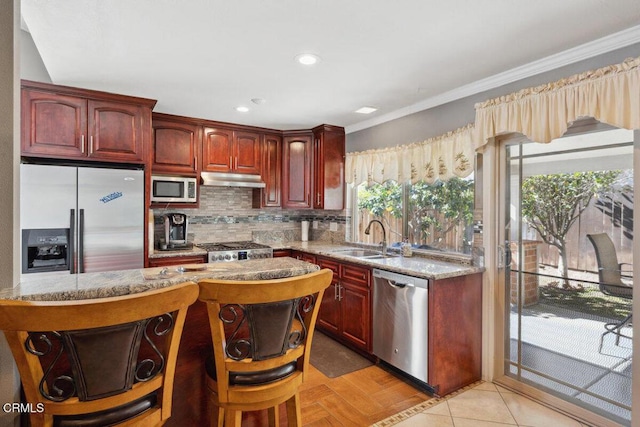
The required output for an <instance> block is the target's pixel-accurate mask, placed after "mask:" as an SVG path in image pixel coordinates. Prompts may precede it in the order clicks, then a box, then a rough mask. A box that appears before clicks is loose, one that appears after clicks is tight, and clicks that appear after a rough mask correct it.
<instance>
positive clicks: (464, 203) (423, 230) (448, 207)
mask: <svg viewBox="0 0 640 427" xmlns="http://www.w3.org/2000/svg"><path fill="white" fill-rule="evenodd" d="M473 198H474V182H473V181H472V180H464V179H460V178H457V177H453V178H451V179H449V180H447V181H437V182H435V183H434V184H427V183H425V182H418V183H416V184H414V185H412V186H411V191H410V193H409V206H410V209H411V212H412V213H413V215H412V217H411V219H410V221H409V226H410V227H411V228H412V229H413V230H414V233H416V235H418V236H420V237H421V239H423V240H426V239H429V240H430V241H432V242H438V241H439V240H440V239H443V238H444V237H445V236H446V235H447V234H448V233H450V232H451V231H452V230H453V229H455V228H456V227H458V226H460V225H468V224H471V223H472V221H473ZM467 243H469V242H467Z"/></svg>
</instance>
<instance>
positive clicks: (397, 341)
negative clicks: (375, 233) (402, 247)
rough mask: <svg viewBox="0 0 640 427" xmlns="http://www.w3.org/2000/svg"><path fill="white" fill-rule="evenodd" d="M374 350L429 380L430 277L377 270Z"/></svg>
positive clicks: (385, 359)
mask: <svg viewBox="0 0 640 427" xmlns="http://www.w3.org/2000/svg"><path fill="white" fill-rule="evenodd" d="M373 278H374V282H373V354H375V355H376V356H378V357H379V358H380V359H382V360H384V361H385V362H387V363H389V364H390V365H391V366H394V367H396V368H398V369H399V370H401V371H403V372H406V373H407V374H409V375H411V376H412V377H414V378H417V379H418V380H420V381H422V382H425V383H428V381H427V379H428V377H427V374H428V372H427V366H428V363H427V362H428V359H427V357H428V356H427V355H428V353H427V350H428V336H427V332H428V328H427V327H428V321H429V320H428V307H429V305H428V304H429V289H428V287H429V286H428V285H429V281H428V280H427V279H420V278H417V277H411V276H406V275H404V274H398V273H391V272H389V271H384V270H378V269H374V270H373Z"/></svg>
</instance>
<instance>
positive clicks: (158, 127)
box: [151, 113, 202, 176]
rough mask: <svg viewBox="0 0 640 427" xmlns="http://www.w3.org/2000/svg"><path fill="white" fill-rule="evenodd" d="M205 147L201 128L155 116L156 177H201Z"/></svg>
mask: <svg viewBox="0 0 640 427" xmlns="http://www.w3.org/2000/svg"><path fill="white" fill-rule="evenodd" d="M201 147H202V127H201V126H199V125H196V124H193V123H190V122H188V121H186V120H184V121H181V120H179V119H174V118H171V117H169V116H165V115H161V114H156V113H154V115H153V150H152V153H151V155H152V163H151V170H152V171H153V173H154V174H156V173H159V174H163V173H166V174H179V175H194V176H197V175H198V172H199V166H200V162H199V158H200V155H201V154H200V150H201Z"/></svg>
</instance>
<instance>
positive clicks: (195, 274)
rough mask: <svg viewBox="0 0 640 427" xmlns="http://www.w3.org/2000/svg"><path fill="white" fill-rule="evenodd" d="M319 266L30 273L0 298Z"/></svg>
mask: <svg viewBox="0 0 640 427" xmlns="http://www.w3.org/2000/svg"><path fill="white" fill-rule="evenodd" d="M318 269H319V267H318V266H317V265H314V264H309V263H307V262H304V261H300V260H297V259H293V258H287V257H285V258H270V259H256V260H246V261H235V262H224V263H210V264H186V265H182V266H180V265H178V266H171V267H155V268H144V269H133V270H119V271H107V272H102V273H83V274H73V275H72V274H54V275H46V276H43V275H42V276H41V275H33V277H26V276H25V279H24V280H23V281H22V282H20V284H19V285H18V286H16V287H14V288H7V289H2V290H0V299H13V300H16V299H19V300H31V301H67V300H81V299H89V298H103V297H112V296H118V295H127V294H132V293H137V292H144V291H148V290H151V289H159V288H164V287H167V286H171V285H174V284H177V283H181V282H186V281H194V282H197V281H198V280H201V279H207V278H212V279H224V280H265V279H277V278H283V277H293V276H300V275H303V274H307V273H310V272H312V271H316V270H318Z"/></svg>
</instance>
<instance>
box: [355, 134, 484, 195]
mask: <svg viewBox="0 0 640 427" xmlns="http://www.w3.org/2000/svg"><path fill="white" fill-rule="evenodd" d="M473 135H474V131H473V124H469V125H467V126H465V127H463V128H460V129H457V130H455V131H452V132H449V133H446V134H444V135H441V136H437V137H434V138H430V139H427V140H426V141H423V142H417V143H413V144H406V145H401V146H397V147H391V148H384V149H378V150H367V151H361V152H357V153H347V156H346V164H345V169H346V170H345V178H346V181H347V183H349V184H355V185H360V184H362V183H363V182H366V183H367V184H368V185H370V184H372V183H383V182H384V181H387V180H394V181H397V182H406V181H411V182H412V183H416V182H418V181H426V182H428V183H433V182H435V181H436V180H437V179H439V180H441V181H445V180H448V179H449V178H451V177H452V176H458V177H460V178H464V177H466V176H469V175H470V174H471V173H472V172H473V168H474V155H475V153H474V144H473Z"/></svg>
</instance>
